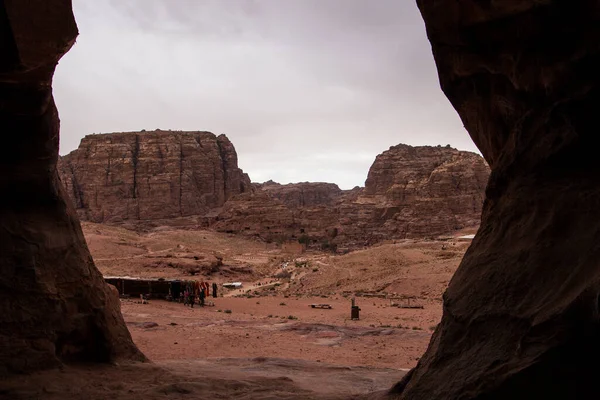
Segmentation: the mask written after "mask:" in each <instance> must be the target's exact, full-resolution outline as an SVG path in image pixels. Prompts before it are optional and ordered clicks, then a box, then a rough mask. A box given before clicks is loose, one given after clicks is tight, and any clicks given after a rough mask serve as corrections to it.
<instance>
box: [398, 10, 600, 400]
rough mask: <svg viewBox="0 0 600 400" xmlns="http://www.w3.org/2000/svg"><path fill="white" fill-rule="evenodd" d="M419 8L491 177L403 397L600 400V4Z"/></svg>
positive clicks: (446, 87)
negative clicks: (438, 315) (478, 222)
mask: <svg viewBox="0 0 600 400" xmlns="http://www.w3.org/2000/svg"><path fill="white" fill-rule="evenodd" d="M417 3H418V6H419V8H420V10H421V13H422V15H423V18H424V20H425V24H426V27H427V33H428V36H429V39H430V41H431V45H432V49H433V54H434V57H435V60H436V64H437V67H438V72H439V77H440V83H441V86H442V89H443V91H444V93H445V94H446V95H447V97H448V99H449V100H450V102H451V103H452V105H453V106H454V107H455V108H456V110H457V111H458V113H459V115H460V117H461V118H462V120H463V122H464V125H465V127H466V129H467V130H468V131H469V134H470V135H471V137H472V138H473V140H474V142H475V143H476V144H477V146H478V147H479V149H480V150H481V152H482V153H483V155H484V157H485V159H486V160H487V161H488V163H489V164H490V167H491V169H492V173H491V176H490V180H489V183H488V187H487V191H486V200H485V204H484V207H483V215H482V221H481V227H480V229H479V232H478V234H477V236H476V238H475V239H474V241H473V243H472V245H471V247H470V248H469V250H468V251H467V253H466V255H465V257H464V259H463V261H462V263H461V264H460V266H459V268H458V270H457V272H456V274H455V276H454V277H453V278H452V280H451V282H450V285H449V287H448V290H447V291H446V293H445V295H444V313H443V317H442V321H441V323H440V324H439V326H438V328H437V329H436V331H435V333H434V335H433V337H432V340H431V343H430V344H429V348H428V349H427V351H426V353H425V355H424V356H423V357H422V358H421V360H420V361H419V363H418V365H417V367H416V368H415V369H414V370H412V371H411V372H410V373H409V374H408V375H407V377H406V378H405V379H404V380H403V381H402V382H400V383H399V384H398V385H397V386H396V387H395V388H394V389H393V390H392V394H395V395H397V396H399V397H400V398H402V399H410V400H421V399H422V400H435V399H486V400H490V399H513V400H515V399H567V398H568V399H588V398H589V399H591V398H600V385H598V383H597V372H598V367H597V365H598V363H597V360H598V359H599V358H600V340H599V338H600V319H599V318H600V314H599V299H600V223H598V221H599V219H600V157H599V156H598V148H599V146H598V144H599V139H598V137H599V136H598V110H600V75H599V73H598V71H600V1H597V0H594V1H589V0H583V1H559V0H543V1H534V0H526V1H473V0H435V1H434V0H418V1H417Z"/></svg>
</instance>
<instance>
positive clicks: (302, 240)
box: [298, 235, 310, 246]
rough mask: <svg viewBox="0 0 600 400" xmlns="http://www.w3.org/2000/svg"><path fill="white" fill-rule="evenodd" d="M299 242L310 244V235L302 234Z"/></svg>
mask: <svg viewBox="0 0 600 400" xmlns="http://www.w3.org/2000/svg"><path fill="white" fill-rule="evenodd" d="M298 243H300V244H305V245H307V246H308V245H309V244H310V238H309V237H308V235H301V236H300V237H299V238H298Z"/></svg>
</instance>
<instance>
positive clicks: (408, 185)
mask: <svg viewBox="0 0 600 400" xmlns="http://www.w3.org/2000/svg"><path fill="white" fill-rule="evenodd" d="M488 176H489V167H488V166H487V164H486V162H485V161H484V160H483V158H482V157H481V156H479V155H477V154H475V153H470V152H465V151H458V150H456V149H453V148H450V147H441V146H438V147H431V146H422V147H411V146H407V145H398V146H394V147H391V148H390V149H389V150H387V151H385V152H384V153H382V154H380V155H379V156H378V157H377V158H376V160H375V162H374V163H373V166H372V167H371V169H370V171H369V175H368V178H367V181H366V186H365V188H355V189H352V190H349V191H343V190H340V189H339V187H338V186H337V185H334V184H329V183H308V182H305V183H296V184H288V185H280V184H278V183H275V182H272V181H269V182H266V183H264V184H255V185H254V188H255V190H254V191H253V192H252V193H245V194H243V195H241V196H236V197H234V198H232V199H231V200H230V201H228V202H227V203H226V204H225V206H224V207H223V209H222V211H221V212H220V213H219V215H218V217H217V218H216V219H215V220H213V221H211V222H210V225H211V226H212V227H213V228H214V229H217V230H219V231H224V232H230V233H238V234H239V233H241V234H246V235H251V236H257V237H262V238H266V239H267V240H277V241H285V240H290V239H291V240H296V239H299V238H300V237H301V236H306V237H308V238H310V240H311V243H312V244H313V245H323V246H331V245H333V248H335V246H336V245H343V246H350V247H361V246H366V245H372V244H374V243H377V242H381V241H383V240H387V239H404V238H417V237H418V238H423V237H435V236H439V235H442V234H447V233H449V232H452V231H455V230H457V229H461V228H465V227H476V226H478V224H479V218H480V215H481V207H482V204H483V197H484V190H485V186H486V183H487V179H488Z"/></svg>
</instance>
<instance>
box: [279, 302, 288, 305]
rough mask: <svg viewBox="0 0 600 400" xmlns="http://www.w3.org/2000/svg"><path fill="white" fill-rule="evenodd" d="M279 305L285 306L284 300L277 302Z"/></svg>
mask: <svg viewBox="0 0 600 400" xmlns="http://www.w3.org/2000/svg"><path fill="white" fill-rule="evenodd" d="M279 305H280V306H287V304H285V303H284V302H281V303H279Z"/></svg>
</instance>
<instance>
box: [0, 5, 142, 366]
mask: <svg viewBox="0 0 600 400" xmlns="http://www.w3.org/2000/svg"><path fill="white" fill-rule="evenodd" d="M76 36H77V26H76V24H75V20H74V18H73V13H72V10H71V2H70V1H69V0H56V1H52V2H48V1H46V0H30V1H27V2H23V1H0V49H1V52H2V57H1V58H0V131H1V132H3V136H2V140H3V143H2V147H1V150H0V152H1V154H0V160H1V162H0V176H1V178H0V189H1V191H2V194H3V195H2V198H1V199H0V375H3V374H5V373H10V372H26V371H32V370H36V369H41V368H48V367H51V366H55V365H58V364H60V362H61V361H63V360H79V361H110V360H113V359H115V358H119V357H128V358H137V359H143V356H142V355H141V354H140V353H139V351H138V350H137V348H136V347H135V345H134V344H133V342H132V340H131V336H130V335H129V332H128V331H127V328H126V326H125V324H124V322H123V319H122V316H121V313H120V311H119V299H118V298H117V297H115V296H114V293H113V292H112V291H111V290H110V289H109V287H108V286H107V285H106V284H105V283H104V280H103V278H102V276H101V275H100V273H99V272H98V270H97V269H96V267H95V266H94V262H93V261H92V258H91V256H90V253H89V251H88V248H87V245H86V242H85V239H84V237H83V233H82V231H81V227H80V225H79V222H78V221H77V217H76V214H75V211H74V209H73V207H72V206H71V203H70V201H68V200H67V198H66V195H65V191H64V189H63V186H62V184H61V182H60V180H59V177H58V174H57V171H56V164H57V160H58V136H59V135H58V133H59V119H58V112H57V110H56V106H55V104H54V100H53V97H52V86H51V84H52V76H53V73H54V68H55V67H56V64H57V63H58V60H59V59H60V57H61V56H62V55H63V54H64V53H66V52H67V51H68V50H69V48H70V47H71V46H72V45H73V43H74V42H75V38H76Z"/></svg>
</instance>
